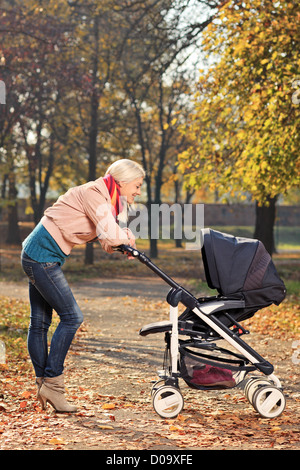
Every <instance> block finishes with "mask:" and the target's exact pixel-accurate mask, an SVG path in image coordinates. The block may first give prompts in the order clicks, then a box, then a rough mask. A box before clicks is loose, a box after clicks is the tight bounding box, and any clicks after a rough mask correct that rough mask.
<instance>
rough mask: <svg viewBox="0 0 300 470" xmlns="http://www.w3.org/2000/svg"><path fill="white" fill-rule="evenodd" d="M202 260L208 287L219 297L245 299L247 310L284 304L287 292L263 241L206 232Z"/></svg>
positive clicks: (213, 231) (207, 230) (204, 230)
mask: <svg viewBox="0 0 300 470" xmlns="http://www.w3.org/2000/svg"><path fill="white" fill-rule="evenodd" d="M201 232H202V259H203V264H204V269H205V275H206V280H207V284H208V286H209V287H210V288H211V289H216V290H217V291H218V292H219V294H221V295H223V296H226V297H230V298H244V300H245V306H246V308H251V309H252V308H255V309H259V308H263V307H266V306H268V305H271V304H272V303H275V304H276V305H278V304H280V302H282V300H283V299H284V297H285V294H286V289H285V286H284V283H283V282H282V280H281V279H280V278H279V276H278V274H277V271H276V269H275V266H274V264H273V262H272V259H271V256H270V255H269V253H268V252H267V250H266V249H265V247H264V245H263V244H262V242H260V241H259V240H254V239H249V238H241V237H234V236H233V235H229V234H227V233H221V232H218V231H216V230H211V229H209V228H207V229H202V230H201Z"/></svg>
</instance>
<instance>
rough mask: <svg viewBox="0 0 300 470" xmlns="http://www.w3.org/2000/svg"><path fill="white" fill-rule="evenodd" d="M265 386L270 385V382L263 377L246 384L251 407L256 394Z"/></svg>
mask: <svg viewBox="0 0 300 470" xmlns="http://www.w3.org/2000/svg"><path fill="white" fill-rule="evenodd" d="M264 385H270V382H269V381H268V380H267V379H263V378H261V377H256V378H252V379H250V380H248V382H247V383H246V385H245V388H244V392H245V395H246V398H247V399H248V401H249V403H251V405H253V402H252V398H253V394H254V392H255V391H256V390H257V389H258V388H261V387H262V386H264Z"/></svg>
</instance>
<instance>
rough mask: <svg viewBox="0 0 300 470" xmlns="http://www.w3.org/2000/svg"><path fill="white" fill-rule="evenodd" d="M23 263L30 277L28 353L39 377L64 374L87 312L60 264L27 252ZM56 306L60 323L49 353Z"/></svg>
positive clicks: (22, 257) (23, 253) (23, 255)
mask: <svg viewBox="0 0 300 470" xmlns="http://www.w3.org/2000/svg"><path fill="white" fill-rule="evenodd" d="M21 262H22V267H23V270H24V272H25V273H26V274H27V276H28V278H29V299H30V306H31V313H30V325H29V329H28V340H27V345H28V352H29V355H30V358H31V361H32V364H33V367H34V370H35V374H36V377H57V376H59V375H61V374H62V373H63V370H64V361H65V358H66V355H67V352H68V350H69V347H70V345H71V342H72V340H73V338H74V335H75V333H76V331H77V329H78V328H79V326H80V324H81V323H82V321H83V315H82V312H81V310H80V308H79V307H78V305H77V303H76V300H75V299H74V296H73V294H72V292H71V289H70V287H69V285H68V282H67V280H66V278H65V276H64V274H63V272H62V270H61V267H60V264H59V263H39V262H37V261H33V260H32V259H31V258H29V256H27V255H26V253H25V252H24V251H23V252H22V256H21ZM53 309H54V310H55V311H56V312H57V314H58V315H59V317H60V322H59V324H58V326H57V328H56V330H55V332H54V334H53V337H52V340H51V345H50V350H49V353H48V340H47V333H48V329H49V327H50V324H51V321H52V311H53Z"/></svg>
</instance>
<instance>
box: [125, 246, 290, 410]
mask: <svg viewBox="0 0 300 470" xmlns="http://www.w3.org/2000/svg"><path fill="white" fill-rule="evenodd" d="M117 250H118V251H121V252H122V253H127V254H130V255H131V256H133V257H134V258H137V259H138V260H139V261H140V262H141V263H143V264H145V265H146V266H147V267H148V268H149V269H151V270H152V271H153V272H154V273H155V274H157V275H158V276H159V277H160V278H161V279H163V280H164V281H165V282H166V283H167V284H168V285H169V286H170V287H171V290H170V291H169V293H168V295H167V299H166V300H167V302H168V304H169V311H170V317H169V318H170V320H169V321H163V322H157V323H152V324H150V325H147V326H146V327H144V328H142V329H141V330H140V334H141V335H142V336H146V335H147V334H149V333H157V332H165V342H166V352H165V359H166V358H168V359H169V365H168V367H165V366H164V368H163V369H162V370H159V371H158V376H159V380H158V381H157V382H155V384H154V385H153V387H152V392H151V393H152V404H153V408H154V410H155V411H156V412H157V414H158V415H159V416H161V417H162V418H175V417H176V416H177V415H178V414H179V413H180V412H181V411H182V409H183V406H184V400H183V397H182V394H181V392H180V389H179V378H182V374H181V373H180V371H179V357H180V352H181V351H186V352H188V347H189V346H193V347H196V348H199V349H204V350H205V351H207V350H208V351H209V350H219V351H221V352H223V353H225V355H231V356H233V357H234V359H233V360H230V359H218V358H216V357H212V356H207V355H204V354H201V353H200V354H199V356H200V357H201V362H203V363H204V364H205V363H206V364H211V365H214V364H215V365H218V366H219V367H221V368H222V367H223V368H226V369H231V370H233V371H236V372H238V374H237V375H238V379H237V382H236V385H235V386H240V385H241V384H244V392H245V395H246V397H247V398H248V401H249V402H250V404H251V405H252V406H253V407H254V408H255V409H256V411H257V412H258V413H259V414H260V415H261V416H262V417H265V418H275V417H278V416H279V415H280V414H281V413H282V412H283V410H284V408H285V397H284V394H283V391H282V387H281V382H280V380H279V379H278V378H277V377H276V375H275V374H274V373H273V372H274V367H273V365H272V364H270V363H269V362H268V361H267V360H265V359H264V358H263V357H262V356H260V355H259V354H258V353H257V352H256V351H255V350H254V349H253V348H251V347H250V346H249V345H248V344H247V343H246V342H245V341H243V339H241V337H240V336H241V335H242V334H248V333H249V331H247V330H245V329H244V328H243V327H242V326H241V325H240V324H239V323H238V322H237V321H236V320H234V319H232V322H231V325H230V326H231V327H232V326H233V325H234V326H233V329H231V328H230V327H229V326H226V325H224V324H223V323H222V322H221V321H220V320H219V319H218V318H217V317H216V315H214V314H215V313H216V312H218V311H221V310H222V311H223V310H226V309H229V310H234V309H241V308H243V307H244V301H243V300H234V299H228V298H226V297H206V298H203V299H197V298H196V297H194V296H193V295H192V294H191V293H190V292H188V291H187V290H186V289H185V288H183V287H182V286H181V285H179V284H178V283H177V282H176V281H174V280H173V279H172V278H171V277H170V276H168V275H167V274H166V273H165V272H164V271H162V270H161V269H160V268H159V267H158V266H156V265H155V264H154V263H153V262H152V261H151V260H150V259H149V258H148V257H147V256H146V255H145V253H142V252H140V251H138V250H137V249H136V248H132V247H130V246H127V245H120V246H119V247H117ZM179 303H182V304H183V305H184V306H185V307H187V308H188V309H190V310H191V311H192V312H194V313H195V314H196V315H197V317H199V318H200V319H201V320H202V322H203V323H204V324H205V325H207V326H208V327H210V329H211V330H210V333H209V336H207V335H206V334H202V333H201V332H198V331H197V330H196V331H194V330H193V329H190V322H188V321H185V320H182V321H181V320H180V317H179V316H178V312H179V308H178V305H179ZM228 317H229V319H231V318H230V315H228ZM180 335H188V336H190V338H191V339H190V340H187V341H180V340H179V336H180ZM219 339H224V340H225V341H227V342H228V343H229V344H230V345H231V346H232V347H233V348H234V349H235V350H236V351H237V354H236V353H234V352H232V351H229V350H227V349H222V348H218V347H216V344H215V343H213V341H215V340H219ZM216 361H217V362H216ZM218 361H221V363H220V362H218ZM224 363H225V365H224ZM237 364H239V366H237ZM254 371H259V372H261V373H262V374H263V375H254V376H251V377H250V379H249V380H248V381H246V382H245V381H244V379H245V376H246V375H247V374H248V373H249V372H254ZM193 388H198V389H202V390H211V389H215V388H210V387H209V386H208V387H193ZM230 388H233V387H230Z"/></svg>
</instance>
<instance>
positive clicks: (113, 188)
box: [103, 175, 122, 219]
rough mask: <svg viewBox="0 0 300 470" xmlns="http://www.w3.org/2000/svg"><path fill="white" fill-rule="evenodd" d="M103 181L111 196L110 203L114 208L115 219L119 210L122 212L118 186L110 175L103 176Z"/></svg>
mask: <svg viewBox="0 0 300 470" xmlns="http://www.w3.org/2000/svg"><path fill="white" fill-rule="evenodd" d="M103 181H104V183H105V184H106V186H107V189H108V192H109V195H110V198H111V205H112V206H113V208H114V212H113V214H114V217H115V219H116V218H117V217H118V215H119V214H120V212H122V203H121V198H120V196H121V190H120V186H119V185H118V184H117V183H116V182H115V180H114V178H113V177H112V176H111V175H107V176H105V177H104V178H103Z"/></svg>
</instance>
